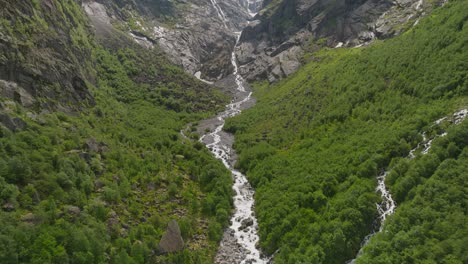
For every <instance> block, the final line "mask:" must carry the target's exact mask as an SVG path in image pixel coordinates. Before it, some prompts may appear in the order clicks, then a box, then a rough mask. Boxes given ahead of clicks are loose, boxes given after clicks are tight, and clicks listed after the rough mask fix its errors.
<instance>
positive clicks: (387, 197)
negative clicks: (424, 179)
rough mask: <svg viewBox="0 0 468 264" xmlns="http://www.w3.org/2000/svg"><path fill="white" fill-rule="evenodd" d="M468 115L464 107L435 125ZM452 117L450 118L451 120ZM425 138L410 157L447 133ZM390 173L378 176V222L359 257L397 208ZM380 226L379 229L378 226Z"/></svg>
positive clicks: (423, 153) (423, 152)
mask: <svg viewBox="0 0 468 264" xmlns="http://www.w3.org/2000/svg"><path fill="white" fill-rule="evenodd" d="M467 117H468V109H462V110H460V111H457V112H455V113H454V114H453V115H452V118H451V119H450V118H449V117H442V118H440V119H438V120H437V121H435V122H434V123H433V126H435V125H440V124H441V123H442V122H444V121H448V122H450V123H451V124H454V125H458V124H460V123H461V122H462V121H463V120H464V119H465V118H467ZM449 119H450V120H449ZM421 135H422V137H423V140H422V141H421V142H420V143H419V144H418V145H417V146H416V147H415V148H414V149H412V150H411V151H410V152H409V154H408V157H407V158H408V159H414V158H415V157H416V155H415V153H416V151H420V153H421V155H425V154H427V153H428V152H429V150H430V149H431V147H432V142H433V141H434V139H436V138H438V137H444V136H446V135H447V133H446V132H443V133H441V134H438V135H435V136H433V137H432V138H430V139H429V138H427V136H426V132H422V133H421ZM389 173H390V170H386V171H383V172H382V173H381V174H379V175H378V176H377V188H376V192H377V193H380V196H381V197H382V201H381V202H380V203H378V204H377V211H378V214H379V216H378V222H377V224H376V225H374V230H372V232H371V233H370V234H369V235H367V236H366V237H365V238H364V240H363V241H362V243H361V249H360V250H359V252H358V254H357V256H356V258H357V257H359V256H360V255H361V254H362V250H363V248H364V247H365V246H366V245H367V244H368V243H369V241H370V239H371V238H372V237H373V236H374V235H375V234H377V233H378V232H381V231H382V229H383V225H384V222H385V219H386V218H387V216H389V215H391V214H393V213H394V212H395V209H396V203H395V201H394V200H393V198H392V194H391V193H390V192H389V191H388V189H387V186H386V185H385V178H386V177H387V175H388V174H389ZM377 226H378V227H379V228H378V230H377V228H376V227H377ZM356 258H355V259H352V260H350V261H348V262H346V263H347V264H354V263H355V262H356Z"/></svg>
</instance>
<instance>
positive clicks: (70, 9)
mask: <svg viewBox="0 0 468 264" xmlns="http://www.w3.org/2000/svg"><path fill="white" fill-rule="evenodd" d="M0 14H1V18H0V95H1V96H4V97H6V98H8V99H11V100H14V101H16V102H17V103H20V104H22V105H23V106H26V107H34V108H35V109H36V110H42V111H44V110H51V109H55V108H58V109H61V110H65V111H71V110H73V109H76V107H78V105H83V104H88V105H93V104H94V99H93V97H92V95H91V94H90V92H89V90H88V83H92V82H94V78H93V60H92V59H91V55H92V49H93V44H92V42H90V39H89V37H88V36H89V35H90V30H89V27H88V23H87V21H85V20H84V19H83V16H81V15H80V14H81V10H80V9H79V8H77V6H76V5H73V4H69V2H66V1H63V2H57V1H47V0H44V1H32V2H29V1H12V0H7V1H2V8H1V11H0ZM78 102H80V104H78Z"/></svg>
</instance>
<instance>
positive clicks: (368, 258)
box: [225, 1, 468, 263]
mask: <svg viewBox="0 0 468 264" xmlns="http://www.w3.org/2000/svg"><path fill="white" fill-rule="evenodd" d="M466 10H468V2H467V1H450V2H449V3H447V4H446V5H444V6H443V7H440V8H437V9H436V10H434V12H433V13H431V14H430V15H428V16H427V17H425V18H424V19H421V21H420V22H419V24H418V25H417V26H415V27H413V28H411V29H410V30H408V31H407V32H405V33H403V34H402V35H400V36H398V37H395V38H393V39H389V40H385V41H375V42H374V43H373V44H371V45H370V46H368V47H362V48H339V49H327V48H325V49H322V50H320V51H317V52H309V53H307V54H306V55H305V56H304V61H305V62H307V64H306V65H305V66H304V67H303V68H302V69H300V70H299V71H298V72H297V73H295V74H293V75H292V76H291V77H289V78H287V79H285V80H282V81H280V82H279V83H273V84H269V83H267V82H259V83H256V84H255V85H254V86H255V88H254V96H255V97H256V98H257V100H258V102H257V105H256V106H255V107H253V108H251V109H248V110H246V111H245V112H243V113H242V114H241V115H240V116H238V117H234V118H232V119H230V120H228V122H227V123H226V126H225V129H226V130H227V131H230V132H232V133H235V136H236V141H235V148H236V150H237V151H238V153H239V161H238V163H237V166H238V168H239V169H241V170H242V171H243V172H245V173H246V174H247V176H248V178H249V180H250V182H251V183H252V184H253V186H254V187H255V189H256V197H255V199H256V207H255V209H256V215H257V218H258V221H259V235H260V246H261V248H262V249H263V250H264V251H265V252H267V253H268V254H272V253H275V252H276V253H275V255H274V261H275V263H345V262H346V261H348V260H351V259H353V258H354V257H355V256H356V254H357V252H358V250H359V248H360V244H361V242H362V240H363V239H364V237H365V236H366V235H367V234H369V233H370V232H371V230H372V225H373V222H374V219H375V218H376V217H377V209H376V203H377V202H379V201H380V196H379V194H377V193H376V192H375V187H376V184H377V180H376V176H377V175H378V174H379V173H380V171H381V170H383V169H387V170H391V171H392V173H391V174H390V175H389V176H388V178H387V184H388V185H389V186H390V191H391V192H392V193H393V194H394V196H395V199H396V202H397V205H398V208H397V211H396V213H395V214H394V215H392V216H391V217H389V218H388V220H387V222H386V224H385V225H384V230H383V232H381V233H379V234H377V235H376V236H375V237H374V238H372V239H371V241H370V243H369V244H368V245H367V246H366V247H365V248H364V251H363V254H362V255H361V256H360V257H359V258H358V259H357V263H466V262H467V261H468V259H467V254H466V252H468V248H467V245H468V243H467V239H466V237H467V236H466V234H467V232H468V229H467V228H468V227H467V225H466V222H468V218H467V216H466V213H467V211H466V210H467V201H468V200H467V198H466V188H467V187H466V181H467V180H468V174H467V169H466V168H467V167H466V165H467V162H466V161H467V158H466V157H467V156H466V155H467V153H468V152H467V151H468V141H467V139H468V136H467V133H468V126H467V121H465V122H463V123H462V124H460V125H457V126H455V125H453V124H445V125H440V126H437V127H436V128H434V127H433V122H434V121H436V120H437V119H439V118H441V117H444V116H451V115H452V114H453V113H454V112H456V111H458V110H460V109H466V108H467V107H468V97H467V96H468V73H467V69H468V49H467V43H468V15H467V14H466ZM266 117H268V118H266ZM433 130H434V131H433ZM426 131H427V133H428V136H431V135H435V134H437V133H436V132H437V131H439V132H440V131H446V132H447V133H448V135H447V136H446V137H440V138H437V139H435V140H434V146H433V148H432V149H431V150H430V151H429V154H427V155H422V154H421V153H419V152H418V153H416V156H417V157H416V158H415V159H413V160H410V159H408V158H406V157H407V156H408V154H409V151H410V150H411V149H413V148H415V147H416V146H417V144H418V143H419V142H421V141H422V136H421V133H422V132H426ZM431 131H432V132H431Z"/></svg>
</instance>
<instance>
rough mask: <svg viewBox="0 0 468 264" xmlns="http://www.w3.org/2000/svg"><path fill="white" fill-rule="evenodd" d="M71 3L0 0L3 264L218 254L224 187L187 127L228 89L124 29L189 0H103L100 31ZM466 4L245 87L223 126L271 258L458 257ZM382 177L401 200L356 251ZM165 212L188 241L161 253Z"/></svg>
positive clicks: (310, 52)
mask: <svg viewBox="0 0 468 264" xmlns="http://www.w3.org/2000/svg"><path fill="white" fill-rule="evenodd" d="M100 2H102V3H104V2H106V1H100ZM219 2H222V1H219ZM83 3H87V1H84V2H83ZM211 3H212V2H211ZM284 3H286V2H284V1H280V0H273V1H266V2H265V8H264V9H263V11H262V12H260V14H259V16H264V17H268V16H274V18H275V19H276V18H277V19H285V20H284V23H281V27H280V28H277V31H279V32H282V31H283V29H284V28H288V27H289V26H291V25H296V24H297V25H299V24H301V25H302V22H303V21H302V20H300V19H299V18H298V17H296V18H294V19H297V20H294V21H288V20H287V19H288V18H286V17H282V16H279V15H275V14H276V11H277V8H279V7H281V6H282V4H284ZM80 4H82V1H75V0H30V1H18V0H0V6H1V9H0V223H1V228H0V263H2V264H3V263H5V264H10V263H11V264H15V263H37V264H45V263H57V264H66V263H73V264H74V263H112V264H124V263H125V264H127V263H129V264H131V263H161V264H169V263H177V264H191V263H193V264H195V263H197V264H199V263H200V264H201V263H213V261H214V258H215V254H216V252H217V250H218V248H219V242H220V240H221V237H222V235H223V232H224V231H225V230H226V227H227V226H228V225H229V219H230V216H231V214H232V213H233V204H234V203H233V199H232V197H233V191H232V183H233V180H232V175H231V172H230V171H229V170H227V169H226V167H225V166H224V165H223V163H222V162H221V161H219V160H217V159H215V157H214V156H213V155H212V153H210V151H209V150H208V149H207V148H206V147H205V145H204V144H203V143H201V142H199V138H200V135H199V134H198V133H197V129H199V122H200V121H201V120H203V119H207V118H209V117H213V116H214V115H215V114H216V113H218V112H220V111H222V110H224V108H225V105H226V104H227V103H228V101H229V98H228V95H226V94H224V93H222V92H221V91H220V90H219V89H218V88H216V87H214V86H212V85H208V84H207V83H205V82H202V81H200V80H197V79H196V78H195V77H193V76H191V75H189V74H187V73H186V72H184V70H183V69H182V68H181V67H178V66H175V65H173V64H172V63H171V62H169V60H168V59H167V58H166V55H165V54H164V53H163V51H162V50H161V49H160V48H159V47H158V46H157V45H156V40H151V41H150V39H149V38H146V40H147V41H149V42H150V43H151V44H154V47H153V48H151V49H147V48H142V47H141V46H139V45H138V44H137V43H136V42H135V41H134V40H133V39H131V38H129V36H128V33H129V32H126V31H128V30H132V28H133V27H135V28H136V27H143V26H141V25H137V22H136V21H140V20H138V19H137V17H136V16H137V15H138V14H139V12H140V11H141V10H137V9H132V8H137V7H141V8H142V10H143V9H144V10H143V11H145V10H146V11H148V12H152V13H153V15H154V17H153V18H154V19H155V20H158V19H159V20H160V21H161V25H163V26H169V27H170V28H169V29H170V30H173V29H178V30H181V31H185V32H187V31H188V30H189V29H187V28H185V27H183V26H181V25H179V22H180V23H181V21H182V20H183V18H184V17H183V16H184V15H186V14H187V13H184V12H185V11H187V12H188V11H190V8H192V7H193V6H191V5H193V3H191V2H190V1H164V0H144V1H143V0H142V1H140V2H139V3H138V4H136V2H134V1H126V0H125V1H121V0H118V1H110V4H111V5H112V6H113V8H114V9H115V10H117V11H115V10H114V11H115V12H116V13H115V14H116V15H117V16H122V17H124V18H125V19H128V20H129V21H127V22H128V24H125V23H124V22H122V24H116V22H112V23H114V24H112V23H109V24H105V25H104V26H103V28H104V30H102V32H104V33H102V34H103V35H101V36H98V35H97V33H96V32H95V30H96V28H95V27H94V26H93V25H92V21H91V20H90V19H89V18H88V17H87V16H86V15H85V12H84V7H83V6H80ZM132 4H134V7H132ZM286 4H287V3H286ZM220 6H221V7H223V8H224V5H223V4H221V5H220ZM291 6H292V5H291ZM182 7H183V9H184V10H183V11H184V12H182ZM119 8H121V10H124V11H122V12H121V13H119V12H118V10H119ZM213 8H215V9H219V8H220V7H219V6H218V7H215V5H214V4H213ZM333 8H335V7H333ZM467 10H468V1H466V0H451V1H449V2H447V3H446V4H444V5H442V6H440V7H437V8H435V9H434V10H433V11H432V12H431V13H430V14H427V15H426V16H424V17H423V18H421V19H420V20H418V23H417V25H416V24H414V25H413V26H410V25H409V24H407V25H404V26H405V29H406V28H408V30H407V31H405V32H404V33H402V34H401V35H399V36H396V37H394V38H391V39H385V40H378V39H375V40H374V41H373V42H372V43H370V44H369V45H365V46H362V47H354V48H351V47H349V48H329V47H325V46H324V45H325V43H326V42H327V39H324V38H322V39H313V40H311V41H310V43H308V45H306V46H305V47H303V48H304V49H305V50H306V51H305V54H304V55H303V57H302V58H301V60H302V63H303V65H302V67H301V68H300V69H299V70H298V71H297V72H296V73H293V74H292V75H290V76H289V77H287V78H284V79H282V80H279V81H277V82H274V83H270V82H268V81H257V82H256V83H253V84H251V85H252V87H253V96H254V97H255V99H256V104H255V106H253V107H251V108H249V109H247V110H245V111H244V110H243V111H242V113H241V114H240V115H238V116H235V117H232V118H229V119H228V120H227V121H226V124H225V126H224V130H225V131H227V132H230V133H232V134H234V135H235V142H234V148H235V150H236V153H237V155H238V157H237V158H238V159H237V163H236V165H235V166H236V169H239V170H240V171H241V172H242V173H244V174H246V175H247V178H248V179H249V182H250V183H251V185H252V187H253V188H254V189H255V208H254V209H255V216H256V218H257V220H258V228H259V230H258V234H259V237H260V241H259V243H258V247H259V248H260V249H261V250H262V251H263V253H265V254H266V255H270V256H272V258H273V260H274V263H277V264H283V263H291V264H296V263H304V264H315V263H327V264H343V263H347V262H348V261H350V260H352V259H354V258H356V262H355V263H357V264H367V263H369V264H380V263H382V264H393V263H431V264H432V263H447V264H464V263H468V253H467V252H468V225H467V223H468V217H467V214H468V197H467V193H468V121H467V120H465V121H463V122H460V123H455V122H454V121H453V113H455V112H457V111H460V110H462V109H468V13H467ZM143 11H141V12H143ZM198 11H199V10H198ZM214 11H216V10H214ZM221 11H222V10H221ZM289 11H291V12H293V11H294V12H296V10H292V9H291V10H289ZM217 12H220V10H217ZM213 14H215V13H213ZM190 15H193V14H192V13H190ZM218 15H220V13H218ZM134 16H135V17H134ZM220 17H221V15H220ZM150 20H151V19H147V20H142V21H146V22H147V23H148V24H150V23H149V21H150ZM217 22H219V21H217ZM231 22H232V21H231ZM138 23H139V22H138ZM158 23H159V22H158ZM236 23H237V21H236ZM224 24H226V23H224ZM228 24H230V23H228ZM231 24H232V23H231ZM411 24H412V23H411ZM220 25H221V24H220ZM101 26H102V25H101ZM145 26H146V24H145ZM205 26H207V25H205ZM226 27H227V26H226ZM298 27H299V26H298ZM207 28H209V27H207ZM150 29H151V28H150ZM150 29H148V30H144V33H145V34H146V33H148V32H151V30H150ZM294 29H295V28H294ZM297 30H300V29H299V28H298V29H297ZM236 32H237V31H236ZM140 33H141V34H143V33H142V32H140ZM230 33H233V32H229V34H230ZM229 34H226V36H228V35H229ZM143 35H144V34H143ZM182 35H183V34H182ZM234 35H235V34H234ZM183 36H186V35H183ZM140 37H141V36H140ZM145 37H146V36H145ZM189 42H190V41H189ZM198 44H200V43H198ZM201 44H203V43H201ZM201 44H200V46H203V45H201ZM288 45H289V44H288ZM310 47H312V48H310ZM317 47H320V48H317ZM204 48H206V49H207V53H206V54H208V52H209V50H210V49H213V50H216V49H218V47H211V46H207V47H204ZM283 48H285V47H283ZM286 48H287V47H286ZM229 52H231V51H229ZM226 54H229V53H228V52H227V53H226ZM229 59H230V57H229V58H228V60H227V61H228V62H229ZM205 66H207V67H208V66H209V65H205ZM235 77H236V78H237V77H238V76H235ZM237 80H238V79H236V81H237ZM441 118H445V119H444V120H443V121H440V122H435V121H436V120H442V119H441ZM208 130H209V129H208ZM208 130H207V131H205V132H209V131H208ZM440 135H443V136H440ZM425 139H427V140H432V141H431V142H432V146H431V148H430V149H429V151H428V153H424V152H423V151H422V149H423V148H422V147H421V143H422V142H423V141H424V140H425ZM414 149H416V151H415V152H414V153H412V154H414V157H412V158H410V157H409V155H410V151H411V150H414ZM382 171H388V172H389V173H388V176H387V177H386V186H387V187H388V189H389V191H390V192H391V194H392V196H393V198H394V199H395V201H396V204H397V209H396V212H395V213H394V214H392V215H390V216H389V217H388V218H387V219H386V221H385V224H384V225H383V227H382V228H383V229H382V232H378V233H377V234H375V236H373V237H372V238H371V239H370V241H369V243H368V244H366V245H365V246H364V247H363V248H362V250H361V251H360V249H361V246H362V241H363V239H364V238H365V237H366V236H367V235H368V234H370V233H371V232H372V231H373V230H375V228H376V226H375V223H376V219H377V217H378V211H377V207H376V204H377V203H379V202H380V201H381V200H382V199H381V197H380V194H379V193H377V192H376V186H377V176H378V175H379V174H381V172H382ZM172 220H176V222H177V225H178V226H179V228H180V233H181V237H182V238H183V241H184V246H183V249H181V250H178V251H177V252H175V253H168V254H167V252H163V250H162V249H161V247H160V245H159V243H160V241H161V238H162V237H163V235H164V234H165V232H166V229H167V227H168V224H169V223H170V222H172ZM248 220H251V222H250V223H251V224H250V225H253V222H254V221H253V220H252V219H248ZM242 222H244V221H242ZM245 223H246V222H245ZM245 225H247V224H245ZM244 228H245V226H244ZM249 228H253V227H249ZM377 228H378V227H377ZM228 252H229V251H228Z"/></svg>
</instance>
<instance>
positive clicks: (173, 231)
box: [159, 220, 184, 254]
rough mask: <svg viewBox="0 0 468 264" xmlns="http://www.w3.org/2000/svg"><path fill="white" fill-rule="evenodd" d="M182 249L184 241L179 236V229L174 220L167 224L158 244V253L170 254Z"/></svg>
mask: <svg viewBox="0 0 468 264" xmlns="http://www.w3.org/2000/svg"><path fill="white" fill-rule="evenodd" d="M182 249H184V240H183V239H182V235H181V234H180V228H179V225H178V224H177V221H176V220H172V221H171V222H169V225H168V226H167V229H166V232H165V233H164V235H163V236H162V238H161V241H160V242H159V252H160V253H161V254H167V253H172V252H177V251H181V250H182Z"/></svg>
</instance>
